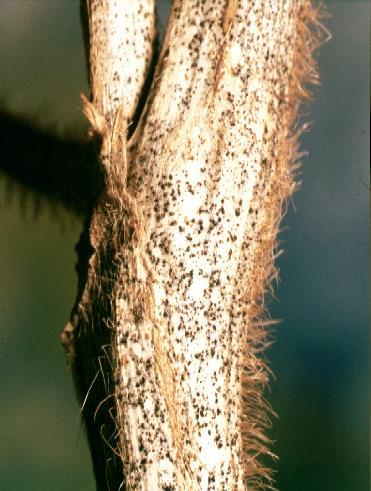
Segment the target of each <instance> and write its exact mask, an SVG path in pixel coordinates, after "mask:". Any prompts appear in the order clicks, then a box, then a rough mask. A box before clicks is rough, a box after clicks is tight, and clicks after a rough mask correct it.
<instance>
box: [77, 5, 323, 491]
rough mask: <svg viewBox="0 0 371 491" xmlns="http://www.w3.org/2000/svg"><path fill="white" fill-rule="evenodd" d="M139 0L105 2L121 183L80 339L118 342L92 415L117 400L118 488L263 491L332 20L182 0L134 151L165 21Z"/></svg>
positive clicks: (108, 132)
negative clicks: (103, 334) (286, 289)
mask: <svg viewBox="0 0 371 491" xmlns="http://www.w3.org/2000/svg"><path fill="white" fill-rule="evenodd" d="M123 3H124V2H118V1H117V2H115V1H112V2H109V1H107V2H104V1H103V0H101V1H98V0H92V1H91V2H89V5H90V9H91V11H90V18H91V23H90V36H91V50H90V57H91V58H90V59H91V62H90V66H91V81H92V84H91V86H92V102H91V103H90V102H88V101H87V100H85V113H86V115H87V117H88V119H89V120H90V122H91V124H92V128H93V130H94V131H95V132H96V133H98V134H99V135H100V139H101V150H100V152H101V153H100V157H101V162H102V169H103V172H104V176H105V183H106V186H105V190H104V193H103V195H102V197H101V199H100V202H99V204H98V205H97V208H96V210H95V212H94V214H93V217H92V220H91V224H90V232H89V234H90V243H91V247H92V254H91V257H90V260H89V265H88V275H87V283H86V286H85V289H84V291H83V294H82V298H81V301H80V303H79V304H78V306H77V310H76V312H75V314H74V315H75V316H77V318H78V319H82V318H84V319H85V320H84V326H83V327H81V321H78V322H77V324H78V325H79V327H78V332H82V331H84V332H89V329H92V319H95V320H96V322H97V324H98V325H97V326H96V329H97V330H98V331H99V330H102V329H108V331H109V336H108V347H107V348H105V350H104V352H105V356H106V358H107V359H109V367H108V372H109V374H108V372H107V373H106V374H105V375H104V374H103V375H100V376H99V377H100V378H101V377H102V376H103V379H104V376H106V377H107V380H108V379H109V380H108V382H107V383H105V384H103V385H104V386H105V388H104V390H105V392H106V393H105V398H104V399H103V400H101V401H98V406H97V407H98V409H95V410H94V421H95V419H96V414H97V411H98V412H99V410H101V405H102V404H103V405H104V404H105V402H106V400H108V399H109V400H110V401H111V402H110V404H109V409H110V408H111V409H112V411H109V412H110V414H111V415H112V420H113V421H114V432H113V434H112V435H111V440H110V446H111V447H112V448H111V450H112V453H113V454H114V455H115V457H110V458H112V459H113V458H118V459H119V460H120V462H122V464H123V471H124V472H123V473H124V476H125V477H121V480H119V479H118V480H117V481H114V480H113V481H112V483H113V484H114V486H116V488H115V489H117V488H118V487H119V486H121V489H122V488H123V487H124V486H126V488H127V489H136V490H154V491H155V490H164V491H165V490H178V489H179V490H183V489H187V490H198V489H199V490H205V491H206V490H218V491H219V490H220V491H222V490H227V489H231V490H232V489H236V490H237V489H238V490H243V489H260V488H264V487H265V486H269V485H271V484H272V479H271V474H270V471H269V470H268V469H266V468H265V467H264V465H263V464H262V463H261V455H263V454H270V450H269V449H268V446H269V445H268V444H269V440H268V438H267V437H266V435H265V433H264V430H265V429H266V427H267V426H268V425H269V412H270V409H269V405H268V404H267V403H266V402H265V401H264V398H263V395H262V391H263V389H264V386H265V385H266V383H267V381H268V369H267V367H266V366H265V362H264V359H263V358H262V357H261V356H260V352H261V350H262V348H264V346H265V345H266V343H267V326H268V325H269V324H270V321H269V317H267V313H266V309H265V305H264V294H265V292H266V290H267V289H269V288H270V284H271V281H272V279H273V278H274V277H275V276H276V271H275V268H274V258H275V255H276V254H277V253H278V250H277V246H276V236H277V232H278V227H279V221H280V219H281V216H282V214H283V212H284V208H285V203H286V200H287V198H288V197H289V196H290V194H291V193H292V191H293V189H294V187H295V184H294V180H293V173H294V170H295V167H296V164H295V161H296V159H297V157H298V152H297V134H295V132H294V131H293V127H294V122H295V119H296V117H297V107H298V103H299V100H300V99H301V98H302V97H304V96H306V95H307V89H306V88H305V85H304V84H305V83H306V82H315V81H316V79H317V74H316V70H315V63H314V61H313V59H312V52H313V51H314V49H315V48H316V47H317V45H318V43H319V39H320V37H321V36H320V34H319V33H320V31H321V25H320V24H319V21H318V12H317V10H316V9H315V8H314V7H313V6H312V4H311V3H310V2H309V1H307V0H250V1H247V0H240V1H238V0H229V1H227V0H205V1H200V0H187V1H186V2H184V1H181V0H175V1H174V2H173V5H172V10H171V14H170V19H169V25H168V29H167V32H166V35H165V40H164V45H163V47H162V52H161V55H160V59H159V62H158V66H157V70H156V73H155V76H154V80H153V84H152V88H151V91H150V93H149V96H148V100H147V104H146V107H145V110H144V112H143V114H142V118H141V120H140V121H139V124H138V126H137V128H136V130H135V133H134V135H133V136H132V137H131V138H130V139H129V140H128V139H127V124H128V123H129V124H130V121H131V119H132V118H133V114H134V109H133V108H134V107H135V105H136V103H137V101H138V93H140V90H141V87H142V85H143V80H144V76H145V71H146V69H147V68H148V64H149V62H150V46H152V43H153V25H154V24H153V15H152V14H153V6H151V5H150V4H149V2H125V4H126V3H127V4H128V8H127V9H123V10H122V11H121V10H120V8H121V6H122V4H123ZM98 6H99V8H98ZM116 11H117V12H116ZM150 13H151V14H150ZM116 14H118V15H116ZM119 15H121V17H119ZM151 15H152V17H151ZM103 17H104V18H103ZM118 18H119V19H120V20H119V21H118V20H117V19H118ZM134 18H135V20H133V19H134ZM138 19H142V20H141V21H139V20H138ZM150 19H152V20H150ZM117 22H118V23H120V25H121V24H122V25H123V26H124V27H123V28H121V30H120V29H116V26H117V25H118V24H117ZM141 22H142V24H141ZM131 23H132V24H131ZM138 23H139V24H138ZM137 24H138V25H140V26H141V27H140V29H139V30H138V28H136V29H134V28H133V26H134V25H137ZM133 29H134V30H133ZM139 31H140V34H138V33H139ZM101 38H102V40H103V41H102V42H100V40H101ZM141 40H142V41H145V45H142V44H141V43H140V41H141ZM128 46H129V49H127V47H128ZM124 47H125V49H124ZM138 57H142V60H141V61H142V64H140V60H138V59H137V58H138ZM131 82H133V84H132V85H131ZM125 84H128V86H127V90H126V89H125V87H126V86H125ZM102 312H103V314H104V315H103V316H102V315H101V314H102ZM102 317H104V319H102ZM98 319H100V321H99V320H98ZM79 322H80V324H79ZM103 325H104V326H105V327H102V326H103ZM75 338H76V339H80V338H79V336H77V335H75ZM96 343H97V341H96ZM80 346H81V341H80ZM99 349H100V348H99ZM99 349H98V351H99ZM80 350H81V353H80V356H83V349H82V348H80ZM107 351H109V354H107ZM76 356H77V355H76ZM98 358H99V356H98ZM103 371H104V370H103ZM93 374H94V371H91V372H90V378H92V376H93ZM104 380H105V379H104ZM82 393H83V391H82ZM97 397H98V394H97ZM93 409H94V407H93ZM95 431H97V429H95ZM100 433H101V434H102V432H101V431H100ZM103 444H105V443H104V442H102V445H103ZM116 475H118V474H116ZM102 489H103V488H102ZM112 489H113V487H112Z"/></svg>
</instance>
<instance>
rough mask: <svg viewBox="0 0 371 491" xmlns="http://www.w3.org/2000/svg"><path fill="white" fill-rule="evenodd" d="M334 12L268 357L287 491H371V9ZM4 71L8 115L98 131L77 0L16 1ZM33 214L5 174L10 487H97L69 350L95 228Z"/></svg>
mask: <svg viewBox="0 0 371 491" xmlns="http://www.w3.org/2000/svg"><path fill="white" fill-rule="evenodd" d="M165 4H166V2H165V1H163V2H160V7H161V8H162V7H163V6H164V5H165ZM326 4H327V6H328V10H329V11H330V12H331V13H332V18H330V19H327V20H326V25H327V27H328V28H329V30H330V31H331V33H332V40H331V41H330V42H329V43H327V44H326V45H325V46H323V48H322V50H321V52H320V56H319V64H320V71H321V80H322V86H321V87H320V88H318V89H316V91H315V93H316V98H315V101H314V103H313V104H311V106H310V113H308V116H307V117H306V119H307V120H309V121H311V122H312V123H313V124H312V130H311V132H310V133H308V134H306V135H304V137H303V138H302V143H303V145H302V146H303V148H305V149H306V150H308V152H309V156H308V157H307V158H305V160H304V167H303V168H302V171H301V179H302V180H303V186H302V189H301V191H300V192H298V193H297V194H296V195H295V196H294V198H293V202H294V205H295V207H294V206H292V205H291V206H290V209H289V213H288V214H287V216H286V218H285V221H284V228H285V231H284V232H283V233H282V235H281V240H282V243H283V247H284V249H285V255H284V256H282V257H281V258H280V260H279V267H280V270H281V275H280V276H281V282H280V284H279V285H278V287H277V289H276V296H277V298H278V301H275V302H273V303H272V304H271V312H272V316H273V317H275V318H280V319H283V322H282V323H281V324H280V326H279V327H278V328H276V333H275V338H276V342H275V344H274V346H273V347H272V348H271V349H270V351H269V353H268V354H267V357H268V358H269V360H270V361H271V366H272V367H273V370H274V373H275V375H276V380H275V381H272V383H271V387H270V393H268V394H267V397H268V399H269V401H270V402H271V404H272V406H273V407H274V409H275V411H276V412H277V413H278V415H279V419H277V420H275V421H274V426H273V429H272V431H271V437H272V438H273V439H274V440H275V441H276V443H275V448H274V450H275V452H277V454H278V455H279V457H280V460H279V461H278V462H277V463H276V464H275V469H276V471H277V475H276V477H277V486H278V489H280V490H281V491H288V490H299V491H300V490H305V491H307V490H308V491H309V490H310V491H315V490H326V491H327V490H336V491H366V490H368V489H369V484H368V477H369V472H368V464H369V458H368V410H367V406H368V397H367V392H368V380H367V377H368V373H367V346H368V334H367V325H368V312H367V291H368V290H367V288H368V287H367V279H368V272H367V251H368V227H367V226H368V194H369V178H368V155H369V140H368V132H369V122H368V111H369V98H368V96H369V85H368V84H369V82H368V73H369V58H368V49H369V31H368V29H369V4H368V2H361V1H343V2H340V1H331V2H326ZM162 23H164V21H162ZM0 67H1V69H0V104H1V105H2V107H3V108H7V109H9V110H10V111H11V112H12V113H13V114H17V115H23V116H26V117H27V118H29V119H31V120H32V121H33V122H34V124H35V125H37V126H40V127H44V128H45V127H46V128H51V129H53V130H54V131H56V132H59V133H60V134H63V133H65V132H68V133H71V132H72V133H75V134H78V135H83V132H84V128H85V127H84V123H83V121H82V119H83V118H82V115H81V110H80V101H79V94H80V93H81V92H85V93H88V88H87V83H86V76H85V75H86V74H85V60H84V51H83V43H82V36H81V30H80V23H79V2H78V1H77V0H38V1H33V0H1V2H0ZM30 150H32V149H30ZM0 158H1V157H0ZM33 208H34V198H33V197H32V196H29V195H26V194H25V193H23V192H20V191H19V190H17V189H16V190H14V189H13V190H12V183H11V181H9V179H8V178H5V176H3V175H1V174H0V219H1V235H0V278H1V288H0V370H1V378H0V394H1V396H0V490H5V491H6V490H11V491H26V490H27V491H33V490H40V491H42V490H56V491H59V490H60V491H64V490H76V491H88V490H93V489H94V482H93V478H92V470H91V464H90V457H89V453H88V449H87V446H86V443H85V437H84V432H83V430H82V429H81V424H80V420H79V414H78V405H77V403H76V401H75V396H74V389H73V384H72V380H71V374H70V373H69V371H68V369H67V368H66V364H65V358H64V353H63V350H62V348H61V347H60V343H59V332H60V330H61V328H62V327H63V325H64V324H65V323H66V321H67V320H68V317H69V312H70V309H71V307H72V305H73V301H74V297H75V292H76V277H75V272H74V263H75V253H74V250H73V248H74V245H75V243H76V241H77V239H78V236H79V233H80V230H81V227H82V225H81V222H80V221H79V220H78V219H77V218H75V217H73V216H72V215H70V214H67V213H66V212H64V211H63V210H56V209H54V208H53V209H52V208H50V207H48V206H47V205H45V206H43V207H42V209H41V212H40V214H39V216H38V218H37V219H35V218H34V214H33Z"/></svg>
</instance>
